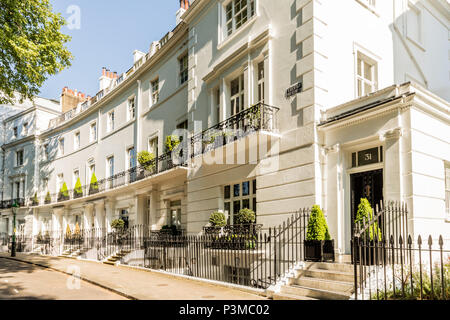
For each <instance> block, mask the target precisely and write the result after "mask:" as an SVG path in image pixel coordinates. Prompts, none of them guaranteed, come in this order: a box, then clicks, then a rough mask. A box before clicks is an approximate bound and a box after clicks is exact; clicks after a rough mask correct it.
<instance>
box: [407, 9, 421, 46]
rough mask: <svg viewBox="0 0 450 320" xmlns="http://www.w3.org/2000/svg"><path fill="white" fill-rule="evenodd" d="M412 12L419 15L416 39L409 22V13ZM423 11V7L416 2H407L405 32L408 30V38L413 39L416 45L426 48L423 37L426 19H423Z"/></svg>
mask: <svg viewBox="0 0 450 320" xmlns="http://www.w3.org/2000/svg"><path fill="white" fill-rule="evenodd" d="M411 12H414V13H415V14H416V15H417V24H418V25H417V29H418V30H417V33H418V34H417V36H418V39H414V36H413V35H412V34H411V24H410V23H409V14H410V13H411ZM423 20H424V19H423V12H422V9H421V8H419V6H417V5H416V4H414V3H413V2H411V1H408V4H407V12H406V28H405V32H406V38H407V39H408V40H409V41H411V42H412V43H413V44H414V45H416V46H417V47H419V48H420V49H422V50H425V48H424V44H423V39H424V34H423V25H424V21H423Z"/></svg>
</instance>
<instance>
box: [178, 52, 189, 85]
mask: <svg viewBox="0 0 450 320" xmlns="http://www.w3.org/2000/svg"><path fill="white" fill-rule="evenodd" d="M185 62H186V66H185V65H184V63H185ZM178 64H179V74H178V78H179V83H180V86H182V85H183V84H185V83H186V82H187V81H188V80H189V55H188V54H187V53H186V54H184V55H182V56H181V57H180V58H179V59H178Z"/></svg>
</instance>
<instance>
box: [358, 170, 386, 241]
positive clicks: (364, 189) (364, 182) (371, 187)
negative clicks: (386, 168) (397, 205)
mask: <svg viewBox="0 0 450 320" xmlns="http://www.w3.org/2000/svg"><path fill="white" fill-rule="evenodd" d="M350 190H351V199H350V201H351V218H352V220H351V221H352V233H353V229H354V221H355V217H356V212H357V211H358V205H359V203H360V201H361V198H366V199H367V200H369V202H370V205H371V207H372V208H373V209H374V212H375V206H376V205H377V204H378V205H379V204H380V202H381V201H383V170H382V169H380V170H375V171H368V172H361V173H355V174H352V175H351V176H350Z"/></svg>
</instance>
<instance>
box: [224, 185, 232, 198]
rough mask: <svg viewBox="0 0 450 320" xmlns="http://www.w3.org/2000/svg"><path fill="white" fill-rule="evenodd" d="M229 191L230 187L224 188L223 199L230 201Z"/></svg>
mask: <svg viewBox="0 0 450 320" xmlns="http://www.w3.org/2000/svg"><path fill="white" fill-rule="evenodd" d="M230 189H231V187H230V186H225V189H224V196H225V199H230V196H231V194H230Z"/></svg>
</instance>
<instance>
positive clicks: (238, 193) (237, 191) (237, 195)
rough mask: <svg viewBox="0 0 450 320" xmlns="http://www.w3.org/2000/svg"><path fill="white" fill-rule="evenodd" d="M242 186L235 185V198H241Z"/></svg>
mask: <svg viewBox="0 0 450 320" xmlns="http://www.w3.org/2000/svg"><path fill="white" fill-rule="evenodd" d="M240 186H241V185H240V184H235V185H234V192H233V195H234V196H235V197H239V196H240V195H241V192H240Z"/></svg>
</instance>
